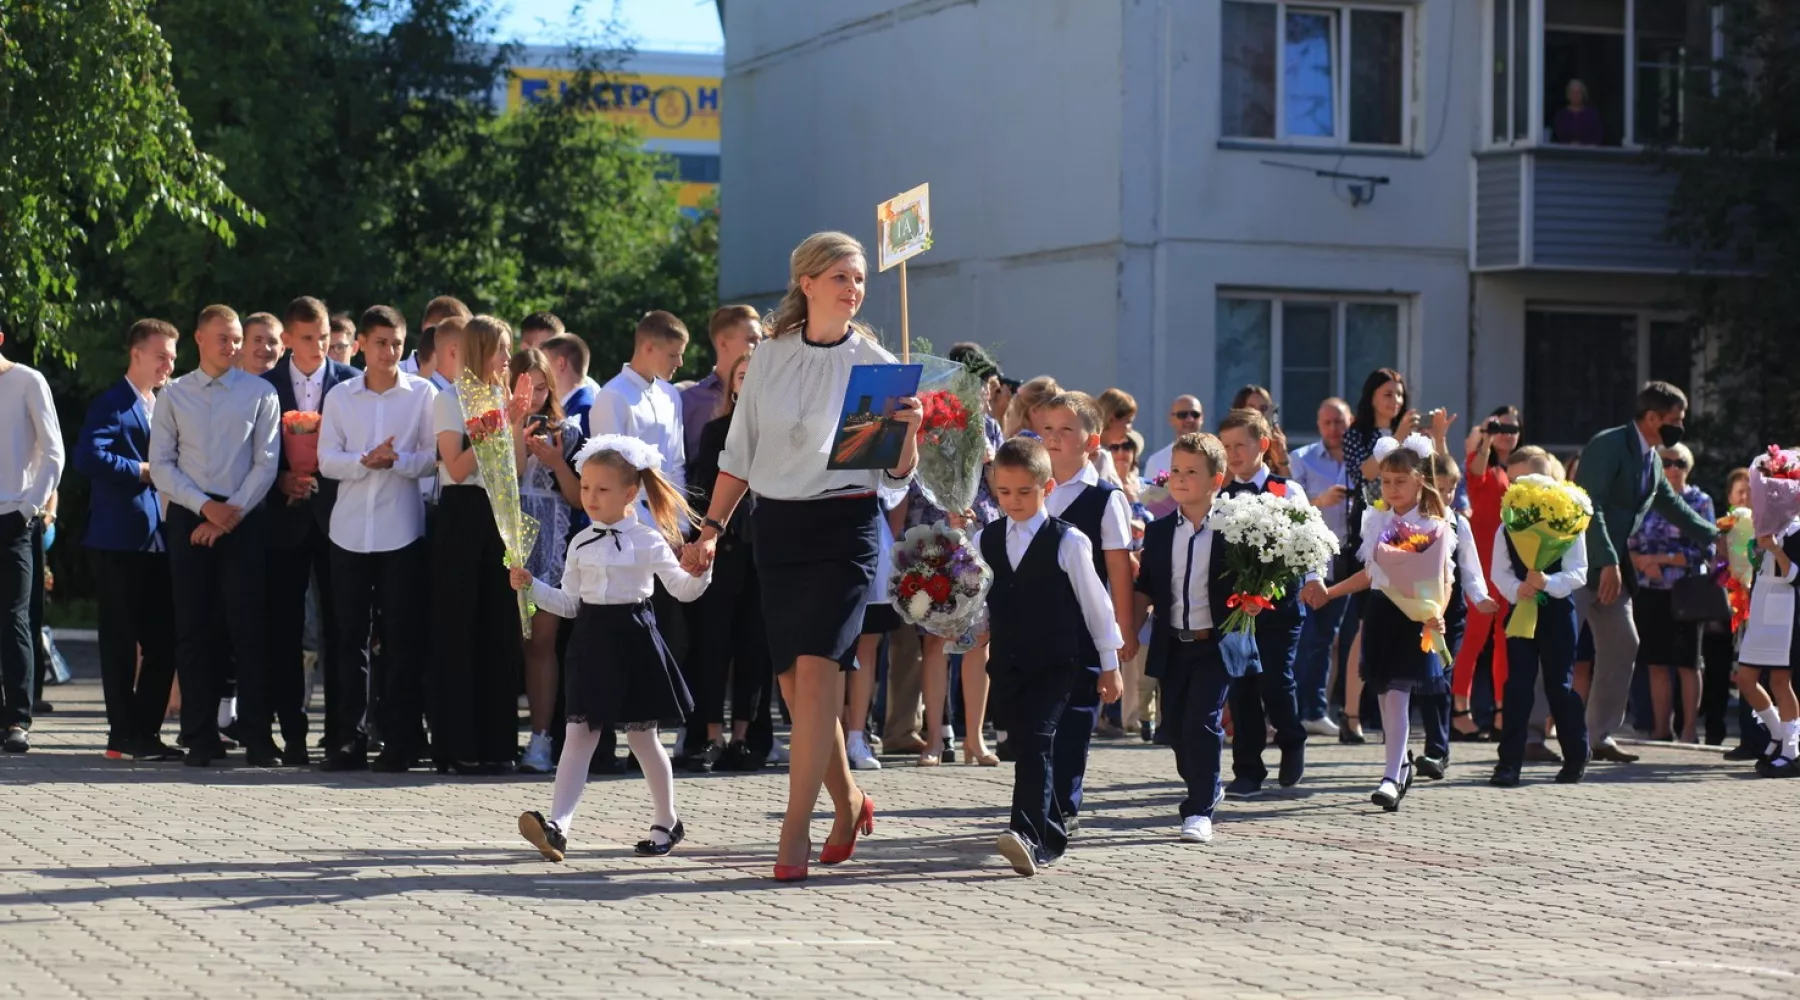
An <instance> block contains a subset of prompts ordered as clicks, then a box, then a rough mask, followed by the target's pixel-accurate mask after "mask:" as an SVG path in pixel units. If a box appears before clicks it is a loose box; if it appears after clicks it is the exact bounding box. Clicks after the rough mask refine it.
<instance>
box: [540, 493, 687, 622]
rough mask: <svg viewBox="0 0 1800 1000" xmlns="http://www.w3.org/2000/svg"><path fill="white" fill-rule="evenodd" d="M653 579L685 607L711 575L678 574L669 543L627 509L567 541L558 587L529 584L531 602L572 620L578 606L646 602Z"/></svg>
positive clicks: (675, 559) (652, 589)
mask: <svg viewBox="0 0 1800 1000" xmlns="http://www.w3.org/2000/svg"><path fill="white" fill-rule="evenodd" d="M657 580H661V581H662V585H663V588H664V589H666V590H667V591H668V592H669V594H670V596H672V597H674V598H675V599H676V600H678V601H681V602H683V603H688V602H691V601H694V600H696V599H698V598H699V597H700V595H701V594H703V593H705V592H706V587H707V585H708V584H710V583H711V582H712V570H711V569H708V570H707V571H706V572H705V573H703V574H701V575H700V576H693V575H691V574H689V573H688V572H687V571H686V570H684V569H682V568H681V561H680V560H679V559H677V558H676V556H675V550H674V549H673V548H670V547H669V540H668V539H666V538H664V537H663V536H662V532H660V531H657V530H656V529H655V528H652V527H651V526H650V525H648V524H645V523H644V522H642V521H640V520H638V518H637V511H636V510H635V509H632V510H628V511H626V512H625V516H624V518H622V519H620V520H619V521H616V522H614V523H612V524H596V525H593V526H591V527H587V528H583V529H581V531H580V532H579V533H578V534H576V536H575V537H574V538H572V539H570V541H569V553H568V557H567V559H565V560H564V562H563V576H562V586H560V587H553V586H551V585H550V584H548V583H545V582H544V581H542V580H536V579H534V580H532V581H531V599H532V600H533V601H535V602H536V603H537V606H538V607H540V608H542V609H544V610H545V611H548V612H550V613H551V614H553V615H556V616H557V617H559V618H573V617H575V615H576V614H577V613H578V612H579V611H580V610H581V606H582V605H583V604H635V603H637V602H638V601H647V600H649V599H650V594H651V592H652V591H654V590H655V584H656V581H657Z"/></svg>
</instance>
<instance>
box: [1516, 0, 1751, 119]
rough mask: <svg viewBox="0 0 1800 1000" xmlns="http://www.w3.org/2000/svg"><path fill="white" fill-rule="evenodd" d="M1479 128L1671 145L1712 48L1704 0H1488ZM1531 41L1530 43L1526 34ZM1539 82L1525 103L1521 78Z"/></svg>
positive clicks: (1706, 73) (1706, 77) (1707, 79)
mask: <svg viewBox="0 0 1800 1000" xmlns="http://www.w3.org/2000/svg"><path fill="white" fill-rule="evenodd" d="M1488 3H1489V13H1490V14H1491V18H1490V23H1489V25H1488V45H1489V52H1490V53H1491V54H1492V57H1493V62H1492V66H1493V77H1492V79H1491V81H1490V83H1489V97H1490V101H1489V117H1490V119H1491V120H1490V122H1489V125H1490V129H1489V134H1490V135H1491V136H1492V138H1493V141H1494V142H1496V143H1508V142H1525V141H1530V139H1531V137H1532V134H1533V126H1532V124H1531V122H1530V120H1529V119H1530V117H1531V113H1532V111H1533V110H1535V111H1536V112H1537V120H1538V123H1537V126H1536V128H1538V129H1539V130H1541V131H1539V132H1538V133H1537V136H1538V138H1539V139H1540V140H1541V141H1543V142H1546V143H1553V144H1557V145H1564V146H1640V145H1646V144H1659V143H1678V142H1680V141H1681V140H1682V139H1683V138H1684V137H1685V136H1686V135H1687V133H1688V131H1689V130H1690V129H1691V128H1692V125H1693V123H1692V121H1691V116H1692V114H1693V113H1694V109H1695V107H1696V106H1697V104H1696V98H1697V97H1700V96H1703V95H1704V94H1705V93H1706V92H1707V88H1709V87H1710V86H1711V85H1712V62H1713V59H1714V57H1715V54H1716V52H1717V51H1718V46H1717V37H1718V31H1717V26H1716V24H1715V18H1716V10H1715V7H1714V3H1713V0H1541V3H1540V4H1538V5H1537V8H1538V10H1540V11H1541V15H1540V16H1541V19H1542V20H1541V22H1539V23H1535V24H1534V23H1533V16H1532V10H1533V6H1534V5H1533V4H1532V2H1531V0H1488ZM1534 39H1535V40H1537V41H1539V42H1540V43H1541V44H1540V46H1539V49H1538V51H1537V52H1535V53H1534V52H1533V51H1532V42H1533V40H1534ZM1534 77H1535V78H1536V79H1537V80H1538V81H1539V82H1540V85H1541V87H1542V90H1541V93H1540V95H1539V97H1538V107H1537V108H1535V109H1533V108H1532V107H1531V102H1532V97H1531V93H1530V90H1531V86H1530V85H1531V82H1532V80H1533V79H1534Z"/></svg>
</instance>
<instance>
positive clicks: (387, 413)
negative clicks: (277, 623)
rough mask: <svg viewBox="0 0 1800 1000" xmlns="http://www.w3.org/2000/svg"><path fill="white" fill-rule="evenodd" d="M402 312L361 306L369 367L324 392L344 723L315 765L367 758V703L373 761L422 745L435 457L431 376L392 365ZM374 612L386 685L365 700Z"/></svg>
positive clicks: (322, 451)
mask: <svg viewBox="0 0 1800 1000" xmlns="http://www.w3.org/2000/svg"><path fill="white" fill-rule="evenodd" d="M405 343H406V320H405V319H404V318H402V317H401V315H400V313H399V311H398V310H396V309H393V308H391V307H388V306H374V307H372V308H370V309H368V310H367V311H366V312H364V313H363V315H362V324H361V328H360V329H359V331H358V335H357V350H359V351H361V352H362V355H363V363H364V364H365V365H367V366H368V367H367V368H366V369H365V370H364V372H363V375H362V376H361V377H360V378H354V379H351V380H350V381H348V382H345V383H343V384H342V385H340V386H338V388H337V391H335V392H333V393H332V394H331V395H330V396H329V397H327V398H326V400H325V412H324V417H323V419H322V420H321V421H320V424H319V471H320V472H321V473H323V474H324V475H326V476H329V477H330V478H332V479H335V480H337V481H338V495H337V504H336V505H335V506H334V507H333V508H332V511H331V576H332V596H333V598H334V600H335V601H336V609H335V610H336V614H337V623H338V629H337V639H338V649H337V656H336V658H335V661H336V668H337V672H338V676H337V683H336V684H335V685H333V686H332V688H330V689H328V691H329V694H330V696H331V697H333V698H334V699H335V700H336V702H337V703H336V704H335V705H334V706H332V707H331V709H330V714H331V715H332V716H334V717H335V718H337V719H338V720H339V722H340V725H342V726H344V727H347V731H345V732H343V733H341V734H340V737H341V738H343V739H344V740H345V742H344V743H343V744H341V745H339V746H335V747H332V748H331V749H330V751H329V752H328V753H327V754H326V757H325V761H324V763H323V765H321V766H322V768H323V769H324V770H327V771H345V770H354V769H359V768H362V767H364V766H366V765H367V763H368V761H367V753H368V745H369V703H370V701H371V700H375V701H377V702H378V706H377V708H378V711H379V712H380V716H381V732H382V734H383V736H384V737H385V745H384V747H383V749H382V752H381V755H380V756H379V757H377V758H376V760H375V764H374V767H375V770H378V771H405V770H407V769H408V768H410V767H411V766H412V762H413V760H414V759H415V758H416V757H417V755H418V751H419V750H420V748H419V747H417V746H414V745H412V743H411V741H412V739H413V738H414V736H415V734H416V733H417V732H418V731H419V716H420V713H421V712H422V711H423V707H424V706H423V704H422V698H423V693H424V684H423V680H422V677H421V674H420V671H421V668H422V666H423V663H424V648H423V647H424V646H425V645H426V644H427V642H428V629H429V627H430V619H429V616H428V614H427V609H426V607H425V604H424V597H425V595H424V589H423V588H422V587H420V586H419V581H420V580H421V578H423V577H424V576H425V575H426V573H427V571H428V564H427V562H426V552H425V503H424V500H423V499H422V498H421V497H420V496H419V490H418V486H417V482H418V480H419V479H420V478H421V477H423V476H425V475H426V474H428V473H429V472H430V471H431V470H432V467H433V465H434V463H435V462H436V459H437V435H436V431H435V429H434V426H435V425H434V421H433V416H434V413H433V411H434V407H433V403H434V402H435V400H436V398H437V390H435V389H433V388H432V387H431V383H429V382H427V381H425V380H424V379H422V378H419V377H418V376H416V375H408V374H406V373H404V372H402V371H400V369H399V361H400V353H401V349H402V347H403V345H404V344H405ZM376 609H380V612H381V649H382V657H383V660H384V663H385V666H386V671H385V677H384V689H383V690H382V691H381V692H380V697H379V698H376V699H371V692H370V690H369V681H370V672H369V627H370V621H371V619H372V617H373V615H374V612H375V610H376Z"/></svg>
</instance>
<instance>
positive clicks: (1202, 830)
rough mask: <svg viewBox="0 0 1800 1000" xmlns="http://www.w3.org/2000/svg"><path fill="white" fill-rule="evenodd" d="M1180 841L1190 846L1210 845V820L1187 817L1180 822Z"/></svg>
mask: <svg viewBox="0 0 1800 1000" xmlns="http://www.w3.org/2000/svg"><path fill="white" fill-rule="evenodd" d="M1181 839H1182V840H1185V841H1187V842H1188V843H1190V844H1209V843H1212V818H1211V817H1210V816H1189V817H1188V818H1187V819H1184V820H1182V821H1181Z"/></svg>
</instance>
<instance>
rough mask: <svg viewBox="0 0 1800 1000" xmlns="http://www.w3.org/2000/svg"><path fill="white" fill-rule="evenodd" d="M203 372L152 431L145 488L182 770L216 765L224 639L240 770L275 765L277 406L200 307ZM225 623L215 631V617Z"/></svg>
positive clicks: (178, 393)
mask: <svg viewBox="0 0 1800 1000" xmlns="http://www.w3.org/2000/svg"><path fill="white" fill-rule="evenodd" d="M194 342H195V344H196V345H197V346H198V347H199V349H200V368H199V370H198V371H192V372H189V373H188V374H186V375H183V376H182V377H180V378H178V379H176V380H175V381H173V382H171V383H169V387H168V388H167V389H165V390H164V391H163V394H162V398H161V399H159V400H158V401H157V404H156V414H155V416H154V417H153V418H152V419H151V424H150V479H151V481H152V482H154V483H155V484H156V488H157V489H158V490H159V491H161V493H162V495H163V496H164V497H166V498H167V499H168V501H169V514H168V520H167V522H166V523H167V532H168V545H169V571H170V575H171V577H172V578H173V581H174V597H175V651H176V663H177V668H176V669H177V672H178V676H179V677H180V679H181V732H182V736H183V738H184V739H185V740H186V742H187V751H188V754H187V763H188V764H190V765H193V766H196V767H205V766H206V765H208V764H211V763H212V762H213V761H214V760H215V759H217V758H218V757H221V756H223V754H224V748H223V744H222V743H221V741H220V739H219V729H218V718H217V715H216V712H215V710H216V708H217V706H218V704H219V698H218V687H217V685H218V683H219V681H220V679H221V678H223V677H224V676H225V669H226V662H227V661H226V660H225V659H224V655H223V654H225V653H226V652H227V650H226V649H221V648H220V645H219V643H218V642H217V641H215V637H216V636H217V635H218V633H219V631H220V630H221V624H222V625H223V631H224V632H225V634H226V637H227V638H228V639H229V647H228V651H229V654H230V657H231V662H234V663H235V664H236V666H237V678H238V723H239V728H240V732H241V735H242V737H243V740H244V753H245V756H246V759H247V761H248V762H249V763H250V764H251V765H252V766H256V767H273V766H276V765H277V764H279V763H280V762H281V757H280V753H279V751H277V750H276V748H275V741H274V738H273V737H272V736H271V735H270V726H271V723H272V721H273V720H272V716H271V705H270V702H269V697H268V674H269V650H268V633H267V631H266V629H265V618H266V616H267V610H268V609H267V608H266V607H265V605H264V601H265V600H266V597H267V594H266V590H265V587H266V583H265V559H264V553H263V548H264V545H265V542H266V539H265V535H266V532H267V525H266V524H265V520H266V517H267V515H266V513H265V512H264V511H262V510H261V504H262V501H263V498H264V497H265V496H266V495H267V494H268V492H269V488H270V487H271V486H272V485H274V483H275V471H276V448H277V447H278V446H279V435H280V433H281V406H280V404H279V403H278V402H277V401H276V395H275V389H274V387H273V386H271V385H270V384H269V383H268V382H265V381H263V380H262V379H260V378H258V377H256V376H255V375H249V374H246V373H244V372H242V371H240V370H238V369H237V368H236V367H235V366H234V364H233V362H234V361H235V360H236V357H237V353H238V352H239V351H240V350H242V349H243V343H244V329H243V327H242V326H241V325H240V324H239V322H238V316H237V313H235V312H233V311H232V310H231V308H230V307H228V306H207V307H206V308H205V309H204V310H202V311H201V313H200V321H199V323H198V324H197V325H196V327H195V330H194ZM221 615H222V616H223V619H224V621H223V623H221V622H220V617H221Z"/></svg>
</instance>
